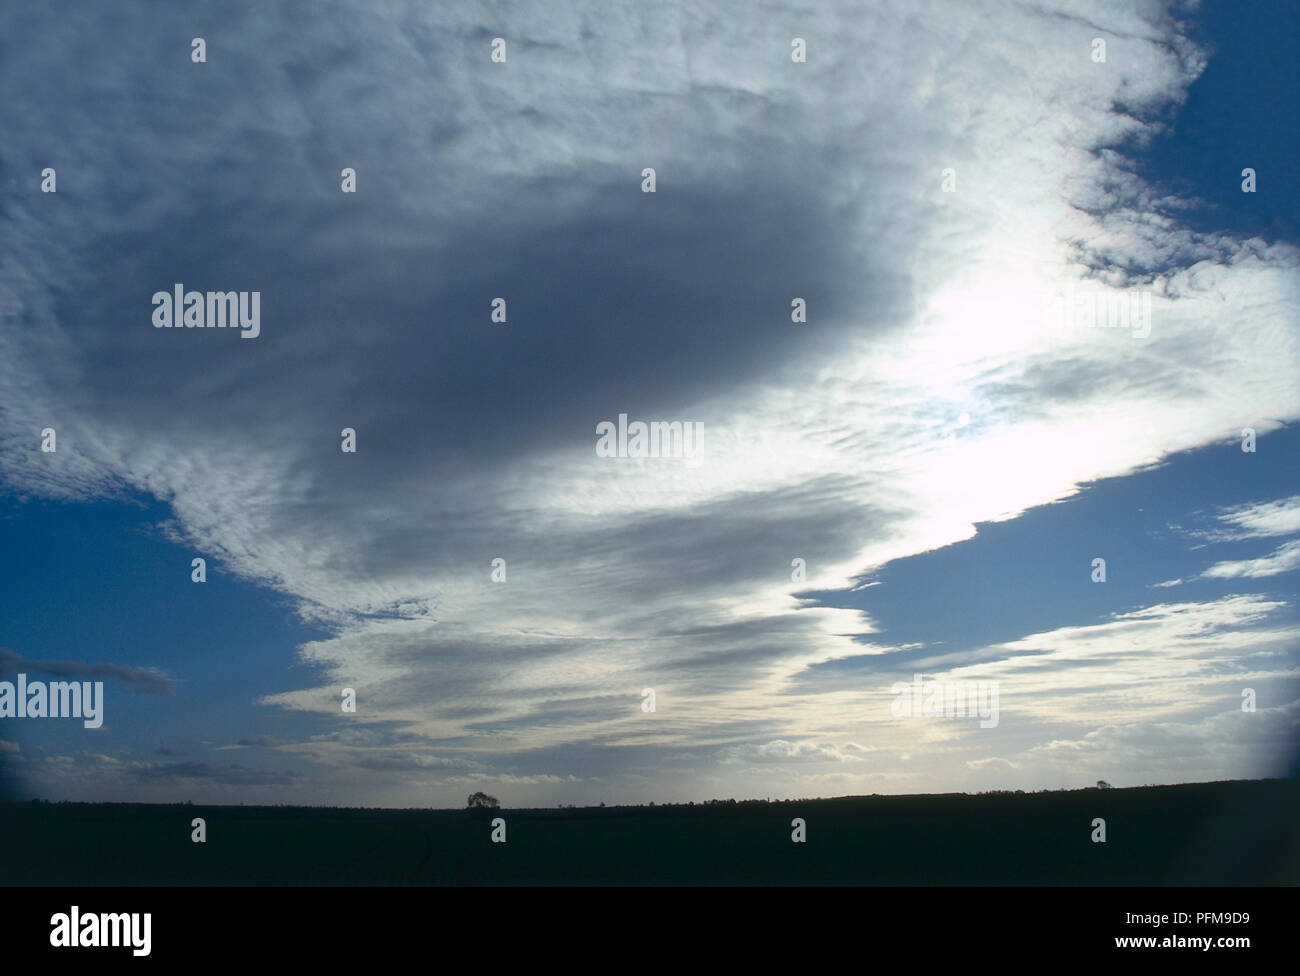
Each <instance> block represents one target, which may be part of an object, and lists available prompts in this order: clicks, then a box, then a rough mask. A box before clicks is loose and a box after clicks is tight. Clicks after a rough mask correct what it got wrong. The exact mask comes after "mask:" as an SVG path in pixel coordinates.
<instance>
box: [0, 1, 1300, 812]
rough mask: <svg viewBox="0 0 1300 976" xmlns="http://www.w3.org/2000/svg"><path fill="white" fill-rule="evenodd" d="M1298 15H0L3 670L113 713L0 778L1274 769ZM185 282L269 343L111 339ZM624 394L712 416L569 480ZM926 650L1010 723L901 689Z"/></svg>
mask: <svg viewBox="0 0 1300 976" xmlns="http://www.w3.org/2000/svg"><path fill="white" fill-rule="evenodd" d="M195 38H202V39H203V41H204V44H203V49H204V50H203V54H204V57H205V59H204V60H195V58H196V57H197V56H198V55H197V53H196V49H195V46H194V44H193V41H194V39H195ZM497 38H500V39H502V40H503V41H504V48H503V50H504V60H501V59H500V58H499V57H498V59H496V60H494V57H493V54H494V50H498V49H499V45H496V44H495V39H497ZM796 38H798V39H802V40H803V42H804V45H803V49H804V51H805V52H806V58H805V59H804V60H796V55H797V51H798V48H797V46H796V45H795V44H794V43H793V42H794V40H795V39H796ZM1298 38H1300V5H1297V4H1294V3H1276V4H1259V5H1250V6H1249V8H1248V9H1242V8H1241V7H1240V6H1239V5H1234V4H1230V3H1226V2H1210V0H1205V2H1202V3H1200V4H1195V3H1186V2H1157V0H1137V2H1135V0H1115V2H1108V0H1090V2H1087V3H1084V2H1081V0H1080V2H1070V0H1051V2H1040V3H1017V4H1012V3H1002V2H987V3H974V2H960V3H959V2H940V0H929V2H925V0H923V2H917V0H897V2H893V0H890V2H880V3H873V4H869V5H864V4H851V3H844V4H840V3H833V2H828V3H823V4H817V5H815V6H813V7H808V6H804V5H798V6H796V5H792V4H787V3H776V2H773V3H763V4H759V5H754V4H739V3H719V2H714V3H695V2H686V3H681V4H676V5H672V6H666V5H644V4H630V3H620V2H614V3H577V2H567V0H566V2H563V3H551V4H541V3H535V2H532V3H491V4H481V5H469V4H466V5H455V6H451V5H443V4H436V5H435V4H421V3H414V2H411V3H403V2H397V0H392V2H385V3H352V2H343V3H338V4H334V5H331V6H330V7H329V8H328V9H325V8H322V9H320V10H316V9H315V8H313V10H312V11H311V14H310V16H308V15H306V12H305V8H302V7H299V6H297V5H293V4H289V5H269V4H259V3H253V2H223V3H194V4H186V5H168V6H166V7H164V8H158V7H156V6H154V5H148V4H143V3H134V4H133V3H125V4H120V5H115V6H114V8H113V10H112V11H111V12H110V11H108V10H107V9H105V8H103V7H102V5H98V4H92V3H88V2H57V3H51V4H42V5H29V6H26V7H21V8H20V7H19V6H18V5H9V6H8V7H6V9H5V11H4V12H3V14H0V90H3V91H4V92H5V93H6V96H7V97H6V98H5V99H4V100H3V102H0V131H3V132H4V133H5V134H6V135H5V138H4V139H3V140H0V554H2V556H3V558H0V681H9V682H16V680H17V675H18V674H20V673H22V674H24V675H26V677H27V680H29V681H59V680H71V679H76V680H84V681H103V721H102V724H101V725H100V727H98V728H86V727H84V725H83V723H82V722H81V721H79V720H77V719H74V718H34V717H17V716H16V715H15V716H12V717H9V716H5V715H3V714H0V781H2V782H0V789H3V791H5V792H6V793H7V795H10V796H13V797H17V798H30V797H42V798H45V799H53V800H60V799H69V800H90V801H135V802H178V801H185V800H192V801H193V802H196V803H250V804H252V803H298V804H328V805H340V806H355V807H361V806H365V807H425V806H429V807H454V806H461V805H463V804H464V802H465V797H466V795H467V794H469V793H471V792H474V791H476V790H485V791H487V792H489V793H491V794H492V795H494V796H497V797H499V798H500V799H501V802H502V803H503V805H505V806H514V807H527V806H555V805H557V804H566V805H567V804H571V803H572V804H578V805H585V804H596V803H600V802H605V803H608V804H617V803H645V802H650V801H655V802H658V803H664V802H685V801H689V800H695V801H700V800H705V799H709V798H714V797H719V798H725V797H736V798H746V797H760V798H763V797H771V798H796V797H813V796H840V795H849V794H870V793H884V794H894V793H920V792H962V791H965V792H974V791H981V790H994V789H1024V790H1031V789H1061V788H1077V787H1081V786H1089V785H1092V784H1093V783H1094V782H1095V781H1097V780H1102V779H1104V780H1105V781H1107V782H1109V783H1111V784H1112V785H1115V786H1140V785H1144V784H1151V783H1178V782H1197V781H1206V780H1221V779H1239V778H1257V777H1266V776H1283V775H1294V774H1295V773H1296V771H1297V766H1296V758H1297V752H1298V751H1300V745H1298V743H1300V615H1298V614H1297V609H1296V608H1297V599H1298V595H1297V580H1298V579H1300V315H1298V314H1297V313H1298V312H1300V276H1298V271H1300V227H1298V224H1297V220H1298V217H1300V202H1298V199H1297V195H1298V190H1297V187H1298V185H1300V172H1297V168H1298V166H1300V163H1298V162H1297V160H1298V159H1300V138H1298V137H1297V131H1296V128H1295V126H1294V125H1291V124H1288V123H1286V122H1285V120H1288V119H1292V118H1294V117H1295V115H1296V105H1295V101H1296V91H1297V84H1296V83H1297V81H1298V80H1300V78H1297V68H1296V65H1297V54H1300V41H1298V40H1297V39H1298ZM1098 40H1100V41H1103V42H1104V52H1103V51H1101V49H1100V48H1099V45H1098ZM1100 54H1104V57H1099V55H1100ZM647 168H651V169H653V171H654V187H653V192H647V177H646V173H645V170H646V169H647ZM49 169H52V170H53V171H54V183H53V187H52V189H53V192H46V190H45V189H44V188H45V187H47V186H49V180H48V174H47V173H46V171H47V170H49ZM345 169H350V170H352V171H353V173H354V183H353V186H354V187H355V191H354V192H344V190H345V186H346V184H347V183H348V180H347V179H345V176H344V170H345ZM1246 169H1250V170H1251V171H1253V180H1254V183H1253V188H1252V189H1251V190H1250V191H1249V192H1247V191H1246V190H1245V189H1243V187H1244V186H1245V185H1246V183H1247V179H1246V176H1245V174H1243V170H1246ZM178 285H181V286H183V290H187V291H188V290H198V291H200V292H205V291H238V292H247V293H249V294H250V295H251V294H252V293H254V292H256V293H257V294H258V296H259V301H260V305H259V309H260V318H259V325H258V329H257V330H256V331H257V334H256V335H253V334H252V333H251V332H242V333H241V331H240V330H238V329H233V328H230V329H222V328H212V329H207V328H201V329H200V328H184V327H179V328H156V327H155V322H156V319H155V317H154V316H155V311H156V308H157V303H156V302H155V295H156V293H158V292H163V293H166V294H168V295H170V294H171V292H172V291H173V289H174V288H175V287H176V286H178ZM498 298H501V299H504V309H505V321H497V320H495V318H499V317H500V316H499V315H498V316H495V317H494V308H495V307H496V306H497V305H499V304H500V303H495V302H494V300H495V299H498ZM797 299H802V302H801V303H800V302H797V301H796V300H797ZM797 305H800V306H801V307H802V309H803V310H804V315H803V316H800V315H799V314H798V311H799V310H798V308H796V306H797ZM1116 310H1122V311H1123V312H1124V313H1125V314H1124V315H1123V316H1120V315H1119V314H1118V312H1117V311H1116ZM1107 314H1114V315H1115V316H1116V317H1114V318H1111V319H1109V320H1108V321H1111V322H1114V323H1115V324H1114V325H1113V326H1110V327H1098V326H1097V322H1099V321H1107V319H1106V315H1107ZM800 318H803V319H804V320H803V321H800V320H799V319H800ZM237 333H239V334H237ZM620 415H626V417H627V419H628V422H634V421H642V422H647V423H648V422H651V421H659V422H680V423H683V424H693V425H696V426H695V428H694V429H695V430H697V431H698V433H699V436H698V438H697V442H696V443H695V444H694V445H693V447H692V449H691V450H690V451H689V452H682V453H686V454H689V456H665V457H638V456H635V453H636V452H635V450H630V451H627V452H624V453H627V454H631V455H633V456H614V457H610V456H604V454H606V453H608V452H602V450H601V448H600V445H599V437H598V434H599V428H600V425H602V424H606V423H609V424H613V425H615V426H617V425H618V424H619V418H620ZM345 429H348V430H350V431H352V432H354V434H355V439H354V441H353V442H352V443H351V444H349V443H348V442H347V438H345V437H344V434H343V432H344V430H345ZM49 430H52V431H53V432H54V435H55V438H54V444H53V445H50V443H49V436H48V435H47V433H45V432H46V431H49ZM50 446H53V447H54V450H49V449H48V448H49V447H50ZM348 446H354V447H355V450H345V449H344V448H345V447H348ZM666 453H671V452H666ZM196 557H199V558H202V559H204V560H205V561H206V579H205V580H204V581H203V582H196V581H195V580H194V579H193V575H192V574H193V572H194V571H193V569H192V560H194V559H195V558H196ZM1098 559H1100V560H1104V565H1103V564H1098V563H1097V562H1096V560H1098ZM497 560H502V561H503V562H497ZM1099 567H1100V568H1099ZM1103 569H1104V578H1101V577H1100V575H1099V574H1101V573H1102V570H1103ZM915 675H921V676H922V677H921V679H919V680H920V681H921V682H922V687H923V688H938V689H940V690H941V691H944V692H945V693H947V694H953V693H954V689H955V690H956V691H957V692H962V691H963V690H970V689H978V690H979V693H980V694H981V695H983V696H984V697H983V698H980V699H979V700H980V701H985V702H987V701H989V700H992V698H991V697H990V696H993V697H995V699H996V702H997V718H996V721H989V718H990V716H988V715H985V714H983V713H981V714H978V715H971V714H955V715H948V714H937V715H935V714H910V715H909V714H906V713H900V712H902V709H901V707H900V702H901V700H902V699H903V698H907V699H908V701H910V697H908V693H903V692H900V690H899V689H900V688H906V687H908V686H910V684H911V683H913V682H914V680H915V679H914V676H915ZM900 683H902V684H900ZM344 689H351V690H352V692H353V693H354V697H355V710H346V709H345V701H344V699H345V695H344ZM3 693H4V690H3V685H0V696H2V695H3ZM651 706H653V707H651Z"/></svg>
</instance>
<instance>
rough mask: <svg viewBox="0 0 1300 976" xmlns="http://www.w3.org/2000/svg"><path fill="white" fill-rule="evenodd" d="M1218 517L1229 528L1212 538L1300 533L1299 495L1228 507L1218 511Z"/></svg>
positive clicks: (1217, 539) (1219, 539) (1261, 536)
mask: <svg viewBox="0 0 1300 976" xmlns="http://www.w3.org/2000/svg"><path fill="white" fill-rule="evenodd" d="M1219 521H1221V522H1223V523H1225V524H1226V525H1228V526H1229V528H1228V529H1227V530H1225V531H1223V532H1221V533H1218V534H1217V535H1215V536H1214V539H1215V541H1221V540H1224V539H1262V538H1268V537H1269V536H1278V535H1294V534H1296V533H1300V495H1292V496H1290V497H1289V498H1279V499H1275V500H1274V501H1268V502H1254V503H1252V504H1249V505H1239V506H1234V507H1232V508H1227V509H1224V510H1223V511H1222V512H1221V513H1219Z"/></svg>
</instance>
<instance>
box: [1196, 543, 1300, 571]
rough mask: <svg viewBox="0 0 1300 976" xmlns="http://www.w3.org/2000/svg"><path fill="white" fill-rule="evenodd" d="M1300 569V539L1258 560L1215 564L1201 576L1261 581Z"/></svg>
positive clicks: (1238, 560)
mask: <svg viewBox="0 0 1300 976" xmlns="http://www.w3.org/2000/svg"><path fill="white" fill-rule="evenodd" d="M1295 569H1300V539H1297V540H1294V541H1292V542H1286V543H1283V544H1282V545H1281V546H1278V548H1277V549H1275V550H1273V551H1272V552H1271V553H1269V554H1268V555H1267V556H1261V557H1260V558H1258V559H1235V560H1226V561H1224V562H1219V563H1215V564H1214V565H1213V566H1211V567H1210V568H1209V569H1207V570H1206V571H1205V572H1204V573H1202V574H1201V575H1202V576H1203V577H1210V578H1217V579H1235V578H1238V577H1247V578H1250V579H1259V578H1262V577H1266V576H1277V575H1278V574H1279V573H1289V572H1291V571H1292V570H1295Z"/></svg>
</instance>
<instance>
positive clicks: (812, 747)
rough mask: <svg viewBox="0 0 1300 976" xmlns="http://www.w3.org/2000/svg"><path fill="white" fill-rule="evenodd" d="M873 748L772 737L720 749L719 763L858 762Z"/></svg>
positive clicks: (855, 744) (853, 744)
mask: <svg viewBox="0 0 1300 976" xmlns="http://www.w3.org/2000/svg"><path fill="white" fill-rule="evenodd" d="M874 751H875V750H874V749H873V748H872V747H871V746H863V745H859V744H858V743H856V742H846V743H844V744H843V745H838V744H835V743H830V742H798V743H794V742H787V741H786V740H785V739H774V740H773V741H771V742H768V743H766V744H764V745H745V746H733V747H731V748H729V749H726V750H723V752H722V758H721V759H720V761H721V762H724V763H735V762H776V763H786V762H815V763H821V762H859V761H860V760H861V759H862V757H863V756H864V755H866V754H867V753H869V752H874Z"/></svg>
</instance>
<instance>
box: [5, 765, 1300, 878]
mask: <svg viewBox="0 0 1300 976" xmlns="http://www.w3.org/2000/svg"><path fill="white" fill-rule="evenodd" d="M1298 815H1300V780H1294V779H1288V780H1260V781H1250V782H1226V783H1201V784H1193V785H1185V786H1153V787H1142V788H1136V789H1108V790H1097V789H1087V790H1074V791H1064V792H1054V793H1024V794H1009V793H998V794H982V795H976V796H967V795H965V794H943V795H934V796H867V797H844V798H841V799H834V800H806V801H792V802H781V803H737V804H723V805H709V806H701V805H695V806H662V807H609V808H586V809H564V810H512V809H503V810H494V811H491V812H490V813H488V814H487V815H486V816H484V815H482V814H480V815H477V816H475V815H471V814H470V813H469V812H468V811H465V810H366V809H333V808H320V807H240V806H235V807H229V806H222V807H202V806H189V805H184V806H182V805H173V806H157V805H144V804H99V803H88V804H83V803H55V804H51V803H10V804H3V805H0V845H2V847H0V884H18V885H31V884H39V885H316V884H331V885H338V884H506V885H514V884H584V885H585V884H617V885H646V884H650V885H674V884H858V885H927V884H945V885H952V884H958V885H961V884H973V885H989V884H993V885H997V884H1030V885H1033V884H1051V885H1161V884H1179V885H1226V884H1296V883H1300V816H1298ZM195 817H202V818H204V819H205V820H206V822H207V842H206V843H203V844H197V843H193V842H192V841H191V839H190V835H191V830H192V828H191V826H190V823H191V821H192V820H193V819H194V818H195ZM493 817H502V818H504V820H505V821H506V843H493V842H492V840H491V834H492V830H493V827H492V824H491V819H492V818H493ZM795 817H802V818H803V819H804V820H805V821H806V823H807V842H806V843H802V844H796V843H793V842H792V841H791V839H790V838H791V830H792V828H791V820H792V819H794V818H795ZM1099 817H1100V818H1102V819H1104V820H1105V821H1106V842H1105V843H1094V842H1093V841H1092V834H1093V830H1094V828H1093V820H1094V819H1095V818H1099Z"/></svg>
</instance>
